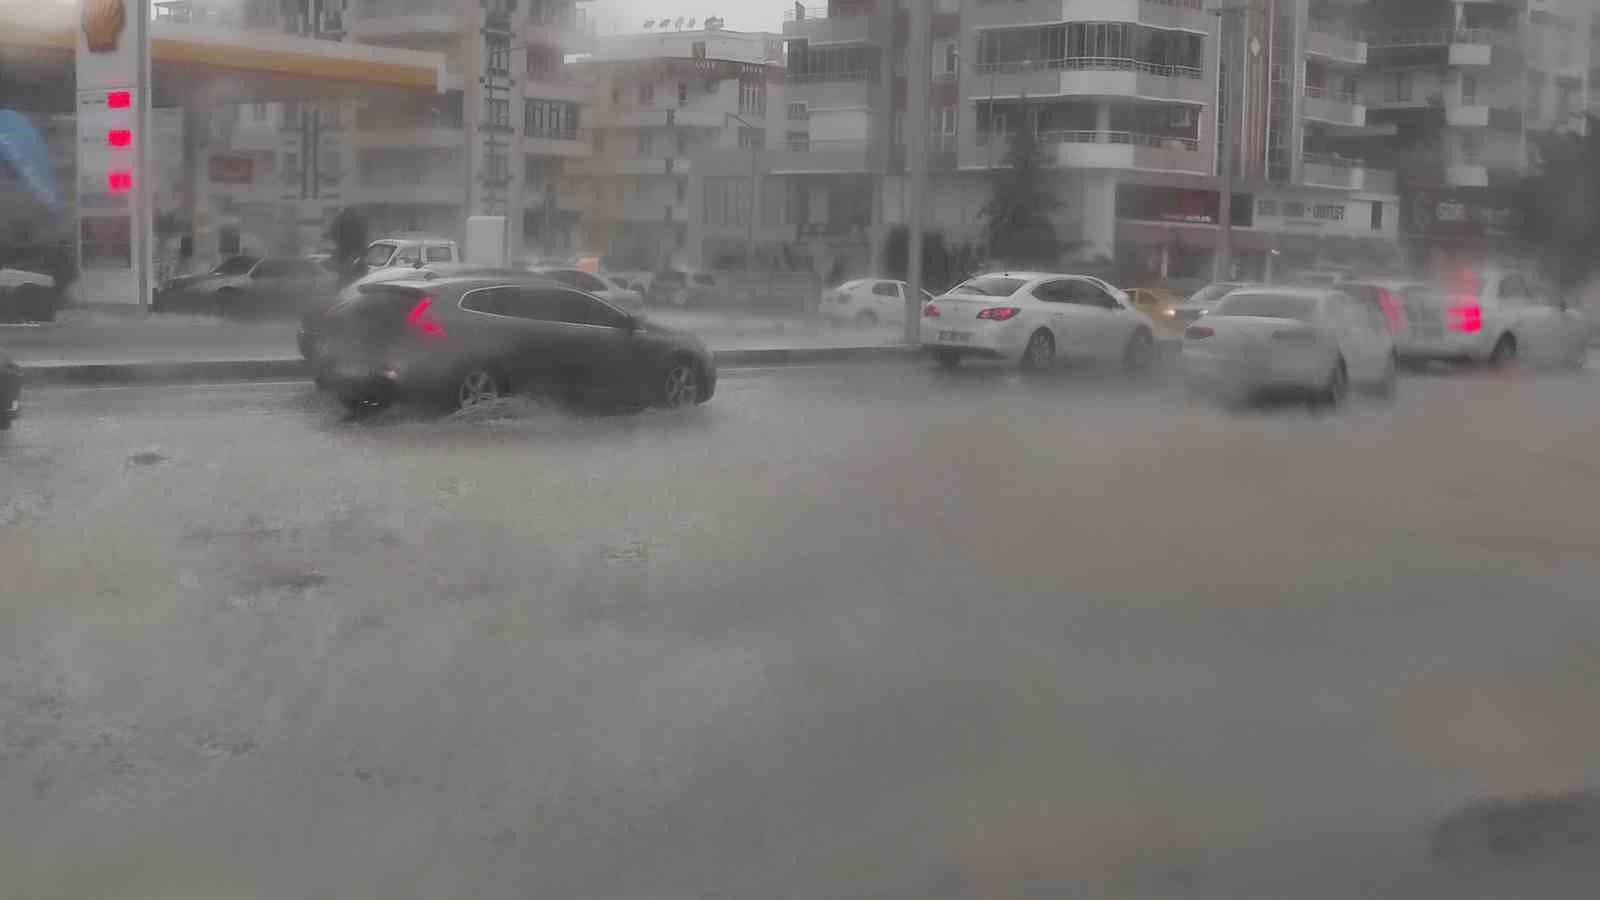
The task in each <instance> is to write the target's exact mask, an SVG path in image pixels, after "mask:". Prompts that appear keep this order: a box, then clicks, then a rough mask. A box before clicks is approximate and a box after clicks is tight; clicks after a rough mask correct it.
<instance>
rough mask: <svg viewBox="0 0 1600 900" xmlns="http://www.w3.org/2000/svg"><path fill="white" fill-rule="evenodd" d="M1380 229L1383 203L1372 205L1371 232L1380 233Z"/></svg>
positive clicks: (1381, 226)
mask: <svg viewBox="0 0 1600 900" xmlns="http://www.w3.org/2000/svg"><path fill="white" fill-rule="evenodd" d="M1382 228H1383V203H1382V202H1374V203H1373V204H1372V230H1373V231H1380V230H1382Z"/></svg>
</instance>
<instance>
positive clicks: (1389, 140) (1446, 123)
mask: <svg viewBox="0 0 1600 900" xmlns="http://www.w3.org/2000/svg"><path fill="white" fill-rule="evenodd" d="M1594 6H1595V5H1594V3H1593V2H1591V0H1476V2H1449V0H1432V2H1417V3H1411V4H1406V5H1404V6H1403V7H1402V6H1401V5H1399V4H1387V3H1381V2H1376V3H1368V4H1366V5H1365V7H1364V8H1363V9H1362V11H1361V13H1362V16H1361V18H1362V25H1363V27H1364V28H1365V29H1366V31H1367V33H1368V34H1369V38H1368V40H1369V44H1370V51H1369V53H1370V59H1369V64H1368V66H1367V69H1366V72H1365V73H1364V74H1363V90H1364V92H1365V94H1366V96H1367V98H1368V99H1367V103H1368V106H1369V117H1370V118H1372V119H1373V120H1374V121H1375V122H1379V123H1383V124H1385V125H1387V126H1388V127H1389V129H1390V131H1391V133H1390V134H1387V135H1380V136H1378V137H1377V138H1375V139H1373V140H1370V141H1367V142H1365V145H1364V146H1363V148H1362V151H1361V152H1365V153H1366V154H1367V155H1369V156H1370V157H1372V158H1375V159H1376V158H1382V159H1383V160H1384V165H1387V166H1389V167H1392V168H1394V169H1396V170H1398V171H1399V172H1400V173H1401V177H1402V180H1403V183H1402V185H1401V190H1402V192H1403V194H1404V196H1405V202H1404V203H1403V204H1402V209H1403V211H1404V213H1405V215H1404V217H1403V224H1402V227H1403V229H1404V235H1405V240H1406V243H1407V245H1408V248H1409V249H1410V250H1411V253H1412V256H1413V258H1414V259H1415V260H1416V261H1418V262H1422V261H1426V260H1428V259H1430V258H1434V259H1436V258H1439V257H1441V256H1443V257H1448V256H1451V255H1454V254H1457V253H1463V252H1464V253H1469V254H1473V253H1480V252H1483V251H1484V250H1486V249H1487V250H1501V251H1505V250H1512V249H1514V248H1513V247H1512V246H1511V242H1510V241H1509V240H1508V239H1509V238H1510V237H1511V235H1512V233H1513V231H1514V229H1515V226H1516V216H1517V212H1516V209H1517V206H1518V204H1517V200H1516V191H1517V184H1518V181H1519V179H1520V178H1522V177H1523V176H1525V175H1526V174H1527V173H1528V170H1529V166H1530V164H1531V163H1532V161H1533V159H1534V157H1533V155H1532V154H1531V153H1530V148H1531V147H1532V146H1533V145H1534V144H1535V143H1536V142H1537V140H1538V139H1539V138H1540V136H1542V135H1546V134H1550V133H1554V132H1559V131H1564V130H1575V129H1582V128H1584V127H1585V120H1584V114H1585V113H1587V112H1588V111H1590V109H1591V103H1592V102H1593V94H1592V91H1591V86H1592V84H1593V83H1594V80H1593V79H1594V73H1593V69H1592V67H1593V66H1594V65H1595V64H1596V62H1597V61H1600V57H1597V56H1596V50H1595V48H1596V45H1597V41H1600V33H1597V29H1600V18H1597V14H1596V11H1595V8H1594Z"/></svg>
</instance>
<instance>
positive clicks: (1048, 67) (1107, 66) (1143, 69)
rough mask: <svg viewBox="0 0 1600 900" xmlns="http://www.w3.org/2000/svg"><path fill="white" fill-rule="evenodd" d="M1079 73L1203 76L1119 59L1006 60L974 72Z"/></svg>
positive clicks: (1191, 70) (1189, 68)
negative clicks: (1103, 72) (1105, 72)
mask: <svg viewBox="0 0 1600 900" xmlns="http://www.w3.org/2000/svg"><path fill="white" fill-rule="evenodd" d="M1083 70H1094V71H1112V72H1139V73H1141V74H1144V75H1159V76H1163V77H1166V78H1194V79H1199V78H1200V77H1201V76H1202V74H1203V73H1202V72H1201V70H1200V69H1198V68H1195V67H1193V66H1168V65H1162V64H1160V63H1152V62H1145V61H1144V60H1140V59H1130V58H1127V57H1120V56H1070V57H1066V58H1064V59H1046V60H1006V61H1001V62H981V63H978V71H979V72H983V73H985V74H987V73H990V72H997V73H1002V74H1008V73H1013V72H1032V71H1068V72H1071V71H1083Z"/></svg>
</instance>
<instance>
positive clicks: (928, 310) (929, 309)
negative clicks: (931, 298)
mask: <svg viewBox="0 0 1600 900" xmlns="http://www.w3.org/2000/svg"><path fill="white" fill-rule="evenodd" d="M922 317H923V318H924V319H937V318H939V307H937V306H935V305H933V304H932V303H929V304H927V305H926V306H924V307H922Z"/></svg>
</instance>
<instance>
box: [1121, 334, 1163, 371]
mask: <svg viewBox="0 0 1600 900" xmlns="http://www.w3.org/2000/svg"><path fill="white" fill-rule="evenodd" d="M1155 358H1156V342H1155V338H1153V337H1151V336H1150V332H1148V331H1145V330H1144V329H1143V328H1141V329H1139V330H1138V331H1135V332H1134V333H1133V336H1132V337H1130V338H1128V346H1127V347H1125V348H1123V351H1122V370H1123V371H1124V372H1127V373H1128V374H1129V375H1141V374H1143V373H1145V372H1148V371H1149V370H1150V365H1151V363H1153V362H1155Z"/></svg>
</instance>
